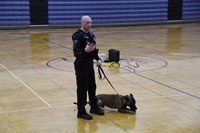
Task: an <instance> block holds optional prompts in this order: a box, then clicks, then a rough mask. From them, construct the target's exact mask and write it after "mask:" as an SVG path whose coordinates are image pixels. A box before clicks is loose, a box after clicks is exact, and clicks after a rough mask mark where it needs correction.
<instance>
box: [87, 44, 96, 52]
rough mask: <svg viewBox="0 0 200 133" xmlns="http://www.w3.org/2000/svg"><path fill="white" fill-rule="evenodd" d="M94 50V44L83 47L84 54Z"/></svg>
mask: <svg viewBox="0 0 200 133" xmlns="http://www.w3.org/2000/svg"><path fill="white" fill-rule="evenodd" d="M94 49H95V45H94V43H88V44H87V45H86V47H85V52H87V53H89V52H92V51H93V50H94Z"/></svg>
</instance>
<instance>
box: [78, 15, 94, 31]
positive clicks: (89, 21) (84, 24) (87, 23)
mask: <svg viewBox="0 0 200 133" xmlns="http://www.w3.org/2000/svg"><path fill="white" fill-rule="evenodd" d="M81 25H82V27H83V28H84V30H85V31H89V30H90V29H91V26H92V19H91V18H89V17H88V18H85V19H84V20H83V21H82V23H81Z"/></svg>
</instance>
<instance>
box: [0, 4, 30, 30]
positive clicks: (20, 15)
mask: <svg viewBox="0 0 200 133" xmlns="http://www.w3.org/2000/svg"><path fill="white" fill-rule="evenodd" d="M24 25H30V12H29V0H20V1H19V0H1V1H0V26H24Z"/></svg>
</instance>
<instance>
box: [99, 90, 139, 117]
mask: <svg viewBox="0 0 200 133" xmlns="http://www.w3.org/2000/svg"><path fill="white" fill-rule="evenodd" d="M97 98H98V103H97V104H98V105H99V106H101V107H104V106H107V107H109V108H114V109H118V112H123V113H131V114H135V113H136V110H137V107H136V105H135V104H136V101H135V98H134V97H133V94H130V95H125V96H122V95H118V94H99V95H97ZM127 107H128V108H127Z"/></svg>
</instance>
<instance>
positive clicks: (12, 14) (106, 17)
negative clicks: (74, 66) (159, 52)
mask: <svg viewBox="0 0 200 133" xmlns="http://www.w3.org/2000/svg"><path fill="white" fill-rule="evenodd" d="M38 2H39V1H38ZM47 9H48V15H46V16H38V17H37V18H38V21H40V20H42V19H41V18H45V17H46V18H47V19H48V20H47V23H46V22H45V23H46V25H49V26H60V25H61V26H76V25H79V24H80V17H81V16H82V15H90V16H91V17H92V19H93V21H94V24H95V25H132V24H143V23H147V24H152V23H165V22H167V21H168V20H169V18H168V0H48V8H47ZM31 11H32V10H30V1H29V0H0V26H30V25H31V24H33V23H31V22H32V20H34V19H35V18H34V19H31V15H30V12H31ZM33 11H34V10H33ZM40 15H42V14H40ZM37 18H36V19H37ZM182 20H183V21H184V20H185V21H188V20H200V0H183V5H182ZM30 21H31V22H30ZM44 25H45V24H44Z"/></svg>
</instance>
